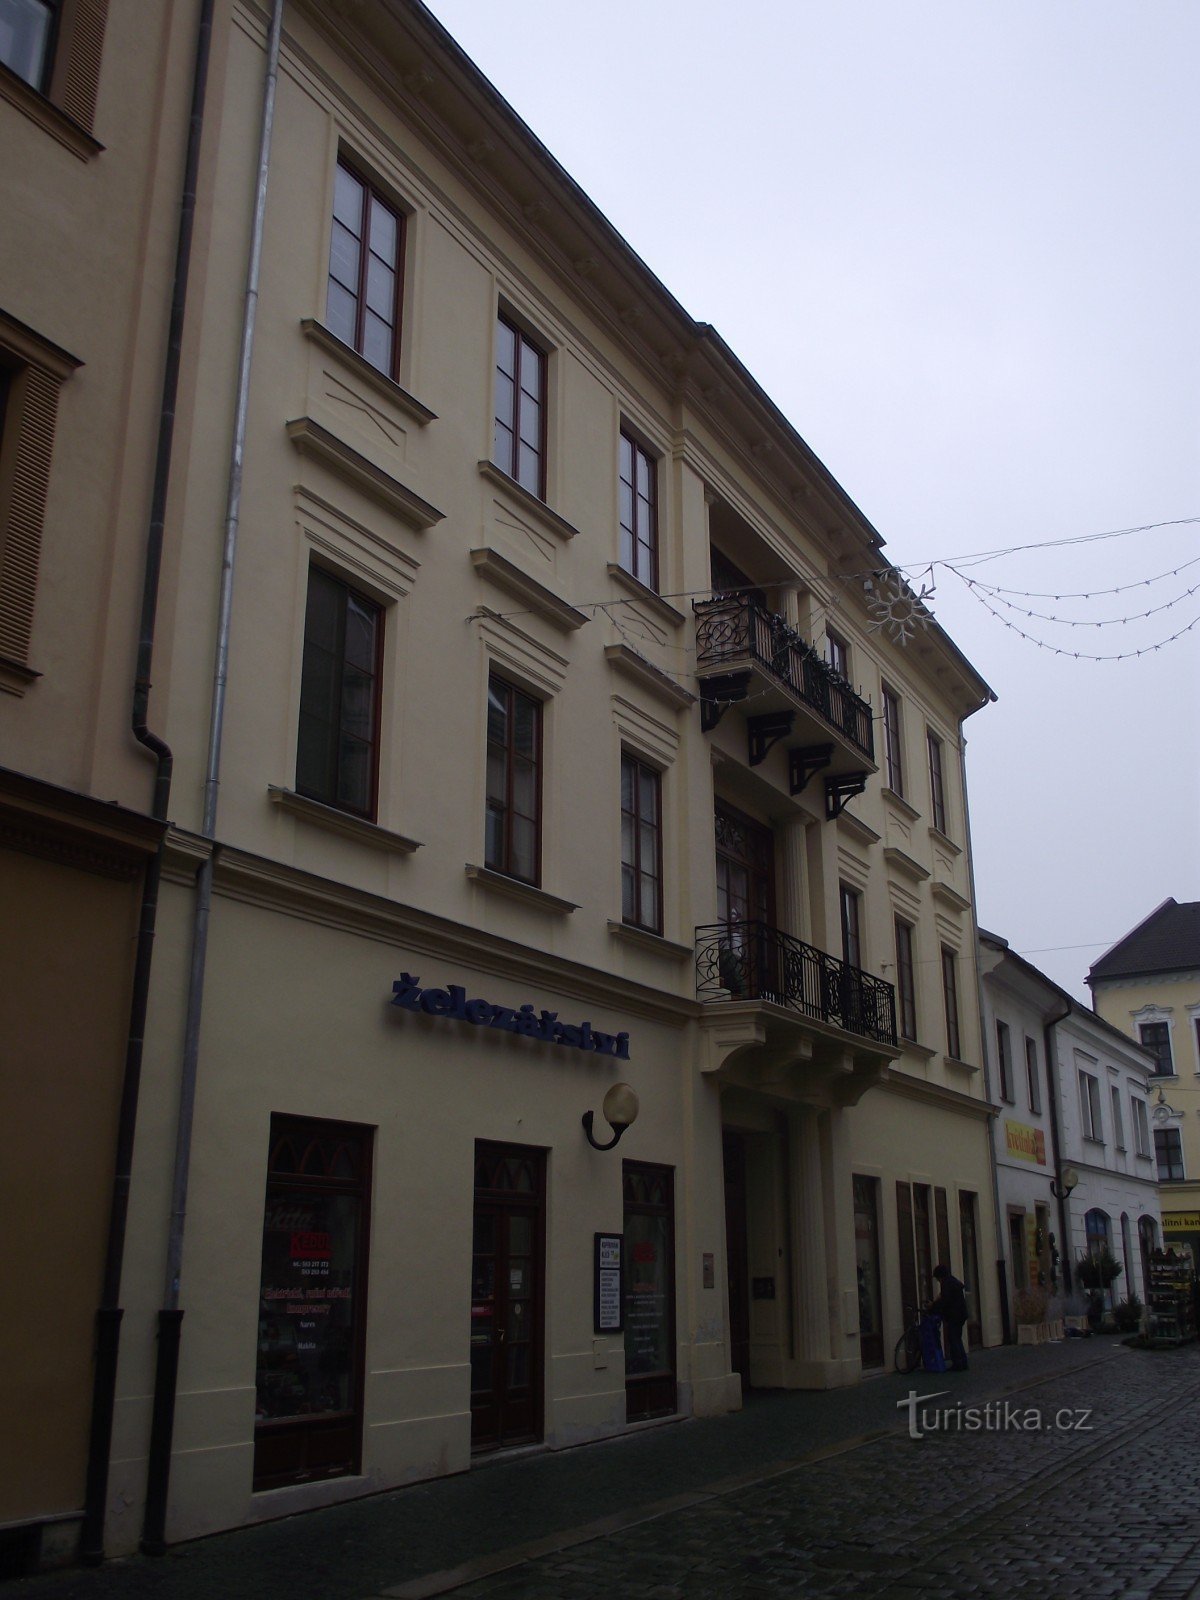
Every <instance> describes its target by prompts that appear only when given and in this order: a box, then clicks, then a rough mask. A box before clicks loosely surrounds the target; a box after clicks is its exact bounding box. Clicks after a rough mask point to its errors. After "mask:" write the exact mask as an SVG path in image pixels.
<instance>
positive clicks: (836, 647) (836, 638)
mask: <svg viewBox="0 0 1200 1600" xmlns="http://www.w3.org/2000/svg"><path fill="white" fill-rule="evenodd" d="M825 637H826V639H827V640H828V641H829V665H830V666H831V667H832V668H833V670H834V671H835V672H836V673H837V674H838V676H839V677H842V678H845V680H846V682H847V683H849V681H850V646H849V645H848V644H847V643H846V641H845V639H843V638H842V636H841V635H840V634H838V633H834V631H833V629H832V628H826V630H825Z"/></svg>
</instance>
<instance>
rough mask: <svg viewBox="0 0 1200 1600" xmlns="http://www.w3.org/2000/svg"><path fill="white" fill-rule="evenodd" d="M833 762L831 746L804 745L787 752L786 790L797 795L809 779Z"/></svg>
mask: <svg viewBox="0 0 1200 1600" xmlns="http://www.w3.org/2000/svg"><path fill="white" fill-rule="evenodd" d="M832 760H833V746H832V745H831V744H806V745H801V746H799V747H798V748H797V749H795V750H789V751H788V790H789V791H790V793H792V794H799V793H800V792H801V790H802V789H803V788H804V786H805V784H806V783H807V782H808V780H809V779H810V778H814V777H816V775H817V773H818V772H820V771H822V769H823V768H825V767H827V766H828V765H829V763H830V762H831V761H832Z"/></svg>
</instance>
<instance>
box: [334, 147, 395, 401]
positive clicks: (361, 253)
mask: <svg viewBox="0 0 1200 1600" xmlns="http://www.w3.org/2000/svg"><path fill="white" fill-rule="evenodd" d="M337 164H338V167H339V168H340V169H341V170H342V171H344V172H346V173H347V174H348V175H349V176H350V177H351V178H353V179H354V181H355V182H356V183H360V184H361V185H362V186H363V189H364V191H365V193H364V218H363V232H362V234H361V235H360V236H359V240H358V283H357V285H356V287H355V288H354V289H353V290H351V289H350V288H349V286H348V285H347V284H344V283H342V281H341V279H340V278H336V279H335V278H334V277H333V224H334V223H335V222H338V221H340V220H341V219H340V218H338V217H337V216H336V214H334V213H332V212H331V222H330V240H329V270H328V271H327V273H326V288H325V293H326V319H327V320H328V316H329V312H328V296H329V283H330V281H333V282H335V283H337V285H338V287H339V288H341V289H345V290H346V292H347V294H353V296H354V305H355V310H354V338H353V339H352V340H350V341H349V343H350V348H351V349H352V350H354V351H355V352H356V354H358V355H360V356H362V358H363V360H364V361H366V362H368V363H369V364H370V365H371V366H372V367H373V368H374V369H375V371H376V372H382V373H383V374H384V376H385V377H388V378H390V379H391V380H392V382H393V383H395V382H397V381H398V375H399V372H400V335H401V320H402V311H403V307H404V251H405V242H406V238H407V232H408V226H407V224H408V218H407V217H406V215H405V213H404V212H403V211H402V210H401V209H400V207H399V206H398V205H396V203H395V201H393V200H392V199H391V198H390V197H389V196H388V195H386V194H384V192H383V191H382V190H381V189H380V187H379V185H378V184H376V183H373V182H372V180H371V179H370V177H368V175H367V173H366V172H365V171H364V170H363V169H362V168H361V167H360V166H359V165H358V163H357V162H355V161H352V160H351V159H350V158H349V157H348V156H346V155H345V154H344V153H342V154H340V155H339V156H338V159H337ZM336 181H337V179H336V175H335V178H334V182H335V184H336ZM375 205H378V206H380V207H381V208H382V209H383V210H384V211H386V212H387V213H388V214H389V215H390V216H391V217H392V218H393V219H394V221H395V224H396V259H395V261H392V262H388V263H387V264H388V266H390V267H391V270H392V273H393V274H394V276H395V280H396V289H395V295H394V296H393V300H392V349H391V360H390V361H389V363H388V365H387V366H386V367H377V366H376V365H375V363H374V362H373V361H372V360H371V358H370V356H368V355H367V353H366V351H365V349H364V348H363V346H364V343H365V338H364V329H365V327H366V314H367V270H368V268H369V266H370V257H371V248H370V229H371V208H372V207H373V206H375ZM342 226H343V227H344V226H345V224H344V223H343V224H342ZM380 259H381V260H382V259H383V258H382V257H380Z"/></svg>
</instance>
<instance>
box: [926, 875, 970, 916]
mask: <svg viewBox="0 0 1200 1600" xmlns="http://www.w3.org/2000/svg"><path fill="white" fill-rule="evenodd" d="M929 892H930V893H931V894H932V895H933V898H934V899H935V900H940V901H941V902H942V904H943V905H946V906H949V908H950V909H951V911H968V910H970V907H971V902H970V901H969V900H968V899H967V897H966V895H963V894H959V892H958V890H957V889H955V888H954V887H953V886H952V885H951V884H948V883H942V882H941V880H940V879H938V878H935V879H934V880H933V883H932V884H931V885H930V890H929Z"/></svg>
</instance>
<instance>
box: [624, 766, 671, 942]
mask: <svg viewBox="0 0 1200 1600" xmlns="http://www.w3.org/2000/svg"><path fill="white" fill-rule="evenodd" d="M627 770H628V771H629V772H630V773H631V775H632V784H633V810H632V811H629V810H628V809H627V808H626V805H625V773H626V771H627ZM644 784H649V785H651V787H652V788H653V790H654V821H653V823H652V824H651V826H652V828H653V833H654V862H653V870H652V871H651V872H650V873H649V874H648V876H649V877H651V878H652V879H653V881H654V904H653V906H652V907H650V908H649V910H647V908H646V907H645V906H644V905H643V904H642V875H643V873H644V872H645V868H644V866H643V864H642V841H641V830H642V826H643V825H644V820H645V819H644V818H643V817H642V814H641V800H642V787H643V785H644ZM627 817H628V818H629V819H630V822H631V824H632V826H631V829H630V836H631V838H632V841H633V859H632V861H627V860H626V859H625V819H626V818H627ZM621 824H622V826H621V880H622V881H621V920H622V921H623V922H624V923H625V924H626V925H627V926H629V927H633V928H642V929H644V930H645V931H646V932H647V933H658V934H661V933H662V931H663V867H662V863H663V849H662V773H661V772H659V771H658V770H657V768H655V767H651V766H648V765H647V764H646V762H644V761H641V760H639V758H638V757H637V756H635V755H633V754H631V753H630V752H629V751H628V750H623V751H622V752H621ZM627 869H628V870H629V871H630V872H631V873H632V874H633V915H632V916H627V915H626V914H625V882H624V879H625V871H626V870H627Z"/></svg>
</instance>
